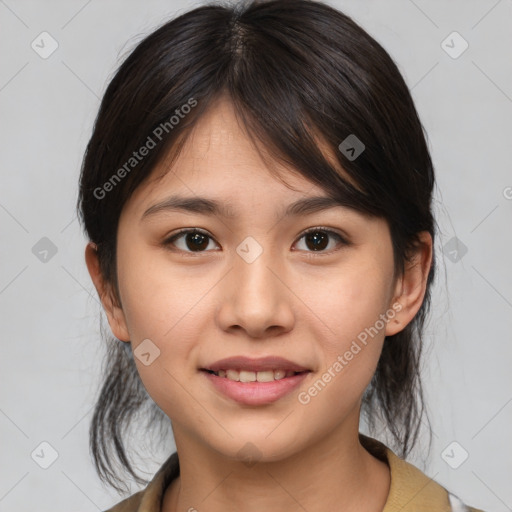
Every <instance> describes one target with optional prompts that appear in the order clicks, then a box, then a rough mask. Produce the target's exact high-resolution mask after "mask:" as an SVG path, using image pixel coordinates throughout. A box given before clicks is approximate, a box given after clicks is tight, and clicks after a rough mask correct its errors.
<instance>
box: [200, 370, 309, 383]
mask: <svg viewBox="0 0 512 512" xmlns="http://www.w3.org/2000/svg"><path fill="white" fill-rule="evenodd" d="M201 370H202V371H205V372H207V373H210V374H212V375H216V376H217V377H221V378H224V379H228V380H232V381H235V382H273V381H275V380H281V379H286V378H289V377H293V376H295V375H299V374H302V373H308V372H309V371H310V370H303V371H294V370H281V369H278V370H263V371H250V370H241V369H232V368H229V369H220V370H217V371H215V370H208V369H206V368H201Z"/></svg>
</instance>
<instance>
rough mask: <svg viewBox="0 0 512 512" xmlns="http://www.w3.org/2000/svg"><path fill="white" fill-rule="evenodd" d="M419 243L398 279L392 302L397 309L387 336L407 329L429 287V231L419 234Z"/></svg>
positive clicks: (387, 327)
mask: <svg viewBox="0 0 512 512" xmlns="http://www.w3.org/2000/svg"><path fill="white" fill-rule="evenodd" d="M418 236H419V243H418V245H417V246H416V247H415V249H414V251H413V253H412V254H410V257H409V261H407V262H406V264H405V270H404V273H403V275H402V276H401V277H400V278H399V279H397V282H396V285H395V294H394V297H393V300H392V302H391V304H392V305H393V304H395V305H396V304H399V305H400V307H394V308H393V309H395V311H397V313H396V315H395V316H394V318H393V319H391V320H390V321H389V322H388V323H387V325H386V336H392V335H394V334H397V333H398V332H400V331H402V330H403V329H405V327H406V326H407V325H408V324H409V323H410V322H411V321H412V320H413V318H414V316H415V315H416V313H417V312H418V311H419V309H420V307H421V305H422V303H423V298H424V297H425V292H426V289H427V278H428V274H429V272H430V267H431V265H432V255H433V253H432V236H431V235H430V233H429V232H428V231H422V232H421V233H419V234H418Z"/></svg>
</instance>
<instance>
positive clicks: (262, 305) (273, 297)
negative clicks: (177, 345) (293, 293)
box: [219, 237, 293, 336]
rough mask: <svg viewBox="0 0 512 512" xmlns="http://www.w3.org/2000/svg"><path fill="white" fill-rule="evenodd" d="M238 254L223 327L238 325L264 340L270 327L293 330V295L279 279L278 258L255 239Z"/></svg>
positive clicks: (224, 307) (243, 244) (222, 316)
mask: <svg viewBox="0 0 512 512" xmlns="http://www.w3.org/2000/svg"><path fill="white" fill-rule="evenodd" d="M236 253H237V254H235V257H234V258H233V268H232V270H231V272H230V285H229V293H228V294H227V295H225V296H224V302H223V304H222V305H221V314H220V317H219V319H220V321H221V323H222V324H223V327H224V328H229V327H231V326H235V325H237V326H239V327H241V328H243V329H245V330H246V331H247V332H248V333H249V334H250V335H251V336H260V335H262V334H263V333H264V332H265V331H266V330H267V329H268V328H269V327H276V326H277V327H281V328H284V329H289V328H290V325H291V322H292V321H293V315H292V308H291V305H290V303H289V300H290V294H289V293H288V292H287V291H286V286H284V284H283V283H282V282H281V279H279V277H278V275H276V274H279V272H282V271H283V270H282V269H283V266H282V265H280V264H279V261H278V258H277V256H276V254H275V253H274V252H273V251H271V250H270V249H268V248H267V247H264V246H263V244H260V243H259V242H258V241H256V240H255V239H254V238H252V237H247V238H246V239H245V240H243V241H242V242H241V243H240V244H239V245H238V247H237V248H236ZM279 269H281V270H279ZM282 280H283V281H286V280H285V279H284V277H283V278H282Z"/></svg>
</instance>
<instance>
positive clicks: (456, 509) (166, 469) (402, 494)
mask: <svg viewBox="0 0 512 512" xmlns="http://www.w3.org/2000/svg"><path fill="white" fill-rule="evenodd" d="M359 439H360V441H361V444H362V445H363V446H364V447H365V448H366V449H367V450H368V451H369V452H370V453H371V454H372V455H374V456H375V457H377V458H378V459H380V460H382V461H383V462H386V463H387V464H388V466H389V468H390V472H391V486H390V489H389V495H388V499H387V501H386V505H385V506H384V510H383V511H382V512H483V511H482V510H479V509H476V508H472V507H469V506H466V505H464V504H463V503H462V502H461V501H460V500H459V499H458V498H457V497H455V496H454V495H453V494H450V493H449V492H448V491H447V490H446V489H445V488H444V487H442V486H441V485H439V484H438V483H437V482H435V481H434V480H432V479H431V478H429V477H428V476H426V475H425V474H424V473H422V472H421V471H420V470H419V469H418V468H416V467H415V466H413V465H412V464H410V463H408V462H406V461H405V460H403V459H401V458H400V457H398V456H397V455H396V454H395V453H393V452H392V451H391V450H390V449H389V448H388V447H387V446H386V445H384V444H383V443H381V442H380V441H378V440H376V439H373V438H371V437H367V436H365V435H363V434H361V433H360V434H359ZM178 475H179V463H178V455H177V453H176V452H175V453H173V454H172V455H171V456H170V457H169V458H168V459H167V460H166V461H165V463H164V464H163V465H162V467H161V468H160V469H159V470H158V472H157V473H156V474H155V476H154V477H153V479H152V480H151V482H150V483H149V484H148V485H147V487H146V488H145V489H143V490H142V491H139V492H137V493H135V494H133V495H132V496H130V497H129V498H126V499H125V500H123V501H121V502H120V503H118V504H117V505H115V506H114V507H113V508H110V509H109V510H107V511H105V512H161V501H162V499H163V496H164V492H165V489H166V488H167V486H168V485H169V483H170V482H171V481H172V480H173V479H174V478H176V477H177V476H178Z"/></svg>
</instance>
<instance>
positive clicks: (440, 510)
mask: <svg viewBox="0 0 512 512" xmlns="http://www.w3.org/2000/svg"><path fill="white" fill-rule="evenodd" d="M359 439H360V441H361V444H362V445H363V447H364V448H365V449H366V450H368V451H369V452H370V453H371V454H372V455H374V456H375V457H377V458H379V459H381V460H383V461H385V462H387V464H388V466H389V468H390V473H391V485H390V489H389V494H388V500H387V501H386V505H385V507H384V510H383V512H394V511H396V510H400V511H402V512H483V511H482V510H479V509H476V508H472V507H470V506H468V505H467V504H464V503H463V502H462V501H461V500H460V499H459V498H457V497H456V496H455V495H453V494H451V493H450V492H449V491H448V490H447V489H446V488H445V487H443V486H442V485H440V484H439V483H438V482H436V481H435V480H434V479H433V478H430V477H428V476H427V475H425V473H423V472H422V471H421V470H420V469H418V468H417V467H416V466H414V465H413V464H411V463H409V462H407V461H406V460H404V459H402V458H400V457H398V455H396V454H395V453H394V452H393V451H392V450H391V449H390V448H388V447H387V446H386V445H385V444H383V443H381V442H380V441H378V440H376V439H373V438H371V437H367V436H364V435H363V434H360V435H359Z"/></svg>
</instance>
